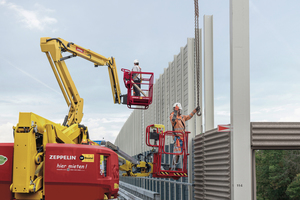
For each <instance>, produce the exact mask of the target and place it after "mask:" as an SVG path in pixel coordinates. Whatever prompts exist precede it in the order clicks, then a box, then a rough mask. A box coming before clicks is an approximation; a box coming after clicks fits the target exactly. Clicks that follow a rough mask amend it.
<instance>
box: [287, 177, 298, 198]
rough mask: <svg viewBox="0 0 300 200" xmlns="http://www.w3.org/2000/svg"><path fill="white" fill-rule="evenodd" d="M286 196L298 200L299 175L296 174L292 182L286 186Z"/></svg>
mask: <svg viewBox="0 0 300 200" xmlns="http://www.w3.org/2000/svg"><path fill="white" fill-rule="evenodd" d="M286 194H287V195H288V196H289V198H290V199H292V200H297V199H300V174H297V176H296V177H295V178H294V180H293V182H292V183H291V184H290V185H289V186H288V188H287V190H286Z"/></svg>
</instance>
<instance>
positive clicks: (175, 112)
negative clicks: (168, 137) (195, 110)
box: [172, 110, 178, 122]
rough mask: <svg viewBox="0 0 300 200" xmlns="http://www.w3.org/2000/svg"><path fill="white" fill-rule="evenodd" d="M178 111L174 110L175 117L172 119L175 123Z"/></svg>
mask: <svg viewBox="0 0 300 200" xmlns="http://www.w3.org/2000/svg"><path fill="white" fill-rule="evenodd" d="M177 112H178V110H174V115H173V118H172V122H175V120H176V116H177Z"/></svg>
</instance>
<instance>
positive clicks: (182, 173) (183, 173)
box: [146, 124, 190, 180]
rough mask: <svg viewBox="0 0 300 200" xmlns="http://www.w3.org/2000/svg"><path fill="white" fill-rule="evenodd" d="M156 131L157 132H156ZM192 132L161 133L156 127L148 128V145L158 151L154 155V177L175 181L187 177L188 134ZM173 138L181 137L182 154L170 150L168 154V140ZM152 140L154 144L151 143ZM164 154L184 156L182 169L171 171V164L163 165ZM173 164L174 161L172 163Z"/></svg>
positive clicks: (150, 126)
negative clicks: (166, 147) (166, 146)
mask: <svg viewBox="0 0 300 200" xmlns="http://www.w3.org/2000/svg"><path fill="white" fill-rule="evenodd" d="M155 130H156V131H155ZM189 133H190V132H187V131H186V132H185V133H183V132H179V131H165V132H163V131H161V130H159V129H157V128H155V125H154V124H152V125H149V126H147V128H146V145H148V146H150V147H157V148H158V151H157V152H155V153H153V174H152V176H153V177H157V178H173V179H175V180H177V179H179V178H180V177H187V176H188V173H187V156H188V155H189V154H188V134H189ZM173 136H174V137H175V136H181V140H182V146H181V152H180V153H174V152H171V151H173V149H172V150H170V152H167V151H166V149H165V145H166V141H167V140H166V138H167V137H172V138H173ZM151 140H153V141H154V142H152V143H151ZM164 154H170V155H173V156H176V155H180V156H182V158H181V159H182V168H176V169H175V170H171V168H170V164H171V163H169V164H162V156H163V155H164ZM171 162H172V161H171Z"/></svg>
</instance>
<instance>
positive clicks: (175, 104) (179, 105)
mask: <svg viewBox="0 0 300 200" xmlns="http://www.w3.org/2000/svg"><path fill="white" fill-rule="evenodd" d="M176 106H178V107H179V109H180V110H182V107H181V104H180V103H174V105H173V108H175V107H176Z"/></svg>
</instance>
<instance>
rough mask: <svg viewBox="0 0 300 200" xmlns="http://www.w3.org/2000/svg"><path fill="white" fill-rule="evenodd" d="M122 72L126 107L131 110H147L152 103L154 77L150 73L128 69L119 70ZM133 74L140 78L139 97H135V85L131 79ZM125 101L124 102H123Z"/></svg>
mask: <svg viewBox="0 0 300 200" xmlns="http://www.w3.org/2000/svg"><path fill="white" fill-rule="evenodd" d="M121 71H122V72H124V75H123V80H124V84H125V87H126V88H127V107H128V108H132V109H148V108H149V105H150V104H151V103H152V96H153V80H154V75H153V73H152V72H136V71H134V72H133V71H130V70H128V69H123V68H122V69H121ZM133 74H140V75H141V76H142V82H141V83H140V87H139V89H140V96H135V94H134V88H136V87H137V85H136V84H135V83H134V81H133V79H132V75H133ZM125 101H126V100H125Z"/></svg>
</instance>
